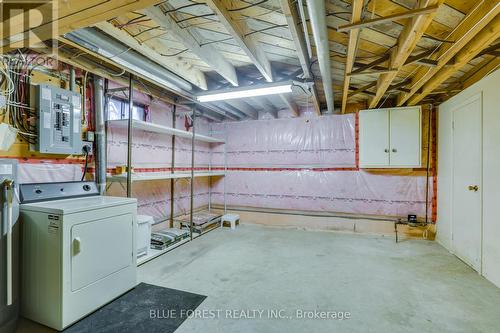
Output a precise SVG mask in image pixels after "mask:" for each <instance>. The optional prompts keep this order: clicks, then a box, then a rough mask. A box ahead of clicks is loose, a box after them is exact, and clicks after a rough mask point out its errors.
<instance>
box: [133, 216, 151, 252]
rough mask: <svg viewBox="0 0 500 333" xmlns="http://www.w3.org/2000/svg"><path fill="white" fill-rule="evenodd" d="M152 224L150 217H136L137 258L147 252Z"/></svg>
mask: <svg viewBox="0 0 500 333" xmlns="http://www.w3.org/2000/svg"><path fill="white" fill-rule="evenodd" d="M153 223H154V219H153V217H152V216H149V215H137V257H142V256H145V255H147V254H148V252H149V247H150V244H151V226H152V225H153Z"/></svg>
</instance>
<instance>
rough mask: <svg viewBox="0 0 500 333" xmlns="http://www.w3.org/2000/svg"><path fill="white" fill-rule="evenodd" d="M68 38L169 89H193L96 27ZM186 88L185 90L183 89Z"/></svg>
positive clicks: (69, 35)
mask: <svg viewBox="0 0 500 333" xmlns="http://www.w3.org/2000/svg"><path fill="white" fill-rule="evenodd" d="M64 36H65V37H66V38H67V39H69V40H71V41H72V42H74V43H77V44H79V45H81V46H83V47H85V48H87V49H89V50H91V51H94V52H96V53H98V54H100V55H102V56H104V57H107V58H110V59H112V60H113V61H114V62H116V63H117V64H120V65H122V66H123V67H124V68H125V69H128V70H130V71H133V72H135V73H137V74H139V75H143V76H145V77H148V78H152V79H154V80H155V81H156V83H157V84H159V85H161V86H164V87H165V88H167V89H170V90H173V91H175V92H181V93H183V94H185V93H186V91H187V92H190V91H192V90H193V86H192V85H191V84H190V83H189V82H188V81H186V80H184V79H182V78H180V77H179V76H177V75H176V74H174V73H171V72H169V71H168V70H167V69H165V68H163V67H162V66H160V65H158V64H157V63H155V62H153V61H151V60H149V59H147V58H146V57H144V56H142V55H141V54H139V53H137V52H136V51H134V50H130V49H129V48H128V47H126V46H125V45H123V44H121V43H120V42H118V41H117V40H115V39H113V38H111V37H109V36H107V35H105V34H103V33H102V32H100V31H98V30H97V29H95V28H83V29H79V30H76V31H73V32H70V33H67V34H65V35H64ZM182 90H184V91H182Z"/></svg>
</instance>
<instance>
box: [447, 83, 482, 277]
mask: <svg viewBox="0 0 500 333" xmlns="http://www.w3.org/2000/svg"><path fill="white" fill-rule="evenodd" d="M476 100H479V104H480V112H479V137H480V144H481V149H480V152H479V154H480V159H479V163H480V167H479V189H480V190H479V201H480V210H479V229H480V245H479V249H480V252H479V255H480V260H479V270H478V273H479V274H483V92H482V91H480V92H478V93H476V94H474V95H472V96H471V97H469V98H467V99H465V100H464V101H462V102H460V103H458V104H457V105H456V106H454V109H458V108H461V107H463V106H465V105H467V104H471V103H472V102H474V101H476ZM451 121H452V132H451V135H452V137H451V148H452V151H451V154H452V155H451V156H452V163H451V166H452V170H451V172H452V173H451V193H450V197H451V203H452V206H451V212H450V213H451V214H450V217H451V223H450V224H451V230H450V232H451V252H452V253H453V254H454V255H455V256H456V257H457V258H459V259H460V260H462V261H463V262H465V263H466V264H467V265H468V266H471V267H472V265H470V264H469V263H468V262H467V261H465V260H464V259H463V258H462V257H461V256H459V255H458V254H457V253H456V251H455V242H454V238H453V230H454V224H455V217H454V213H455V198H454V193H455V187H454V179H455V160H454V152H455V112H454V111H452V117H451ZM472 268H473V269H474V267H472Z"/></svg>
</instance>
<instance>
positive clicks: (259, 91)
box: [197, 83, 292, 102]
mask: <svg viewBox="0 0 500 333" xmlns="http://www.w3.org/2000/svg"><path fill="white" fill-rule="evenodd" d="M291 92H292V84H291V83H288V84H284V85H273V86H269V87H262V88H252V89H244V90H243V89H242V90H239V89H238V90H232V91H226V92H218V93H213V94H207V95H199V96H198V97H197V99H198V101H199V102H213V101H222V100H226V99H234V98H244V97H255V96H265V95H274V94H286V93H291Z"/></svg>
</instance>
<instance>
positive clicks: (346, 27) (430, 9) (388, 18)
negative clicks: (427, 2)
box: [337, 6, 438, 32]
mask: <svg viewBox="0 0 500 333" xmlns="http://www.w3.org/2000/svg"><path fill="white" fill-rule="evenodd" d="M437 9H438V7H437V6H429V7H425V8H418V9H411V10H408V11H405V12H403V13H398V14H393V15H389V16H385V17H378V18H376V19H372V20H366V21H363V22H357V23H351V24H346V25H343V26H340V27H339V28H338V29H337V31H338V32H345V31H349V30H352V29H361V28H367V27H371V26H374V25H377V24H382V23H386V22H392V21H397V20H401V19H405V18H409V17H414V16H418V15H425V14H430V13H433V12H435V11H437Z"/></svg>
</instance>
